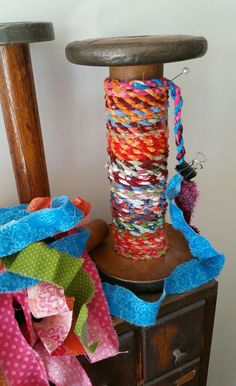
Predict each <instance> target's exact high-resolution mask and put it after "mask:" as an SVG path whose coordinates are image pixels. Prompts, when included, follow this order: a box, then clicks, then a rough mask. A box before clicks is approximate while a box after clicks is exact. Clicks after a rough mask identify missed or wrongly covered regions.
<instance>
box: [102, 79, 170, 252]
mask: <svg viewBox="0 0 236 386" xmlns="http://www.w3.org/2000/svg"><path fill="white" fill-rule="evenodd" d="M168 97H169V81H167V80H166V79H154V80H147V81H129V82H120V81H118V80H113V79H109V78H108V79H106V80H105V106H106V118H107V142H108V147H107V150H108V156H109V159H108V176H109V180H110V184H111V210H112V219H113V220H112V221H113V226H112V233H113V240H114V246H115V249H116V251H117V252H118V253H119V254H121V255H122V256H125V257H129V258H135V259H136V258H138V259H147V258H157V257H160V256H162V255H163V254H165V253H166V250H167V242H166V235H165V230H164V220H165V212H166V206H167V205H166V199H165V188H166V181H167V176H168V172H167V157H168V136H169V130H168V106H169V103H168Z"/></svg>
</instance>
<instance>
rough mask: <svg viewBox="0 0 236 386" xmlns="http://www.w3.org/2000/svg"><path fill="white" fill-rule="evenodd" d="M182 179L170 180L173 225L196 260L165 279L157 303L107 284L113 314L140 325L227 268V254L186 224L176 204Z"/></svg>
mask: <svg viewBox="0 0 236 386" xmlns="http://www.w3.org/2000/svg"><path fill="white" fill-rule="evenodd" d="M182 178H183V177H182V176H181V175H179V174H177V175H175V176H174V177H173V178H172V179H171V180H170V182H169V184H168V186H167V189H166V198H167V200H168V201H169V206H170V217H171V221H172V225H173V227H174V228H176V229H178V230H180V231H181V232H182V233H183V234H184V236H185V238H186V239H187V241H188V243H189V248H190V250H191V253H192V255H193V258H192V259H191V260H190V261H189V262H187V263H184V264H181V265H179V266H178V267H177V268H176V269H175V270H174V271H173V272H172V273H171V274H170V276H169V277H168V278H166V279H165V281H164V289H163V292H162V294H161V297H160V299H159V300H158V301H157V302H153V303H150V302H147V301H145V300H142V299H140V298H139V297H137V296H136V295H135V294H134V293H132V292H131V291H129V290H128V289H126V288H124V287H120V286H118V285H111V284H109V283H103V289H104V292H105V294H106V297H107V301H108V305H109V308H110V312H111V314H112V315H113V316H115V317H118V318H121V319H124V320H127V321H128V322H130V323H132V324H134V325H137V326H142V327H147V326H150V325H153V324H155V322H156V319H157V316H158V312H159V309H160V306H161V303H162V302H163V300H164V299H165V298H166V296H167V295H173V294H180V293H184V292H187V291H190V290H192V289H194V288H197V287H199V286H200V285H203V284H206V283H207V282H209V281H210V280H212V279H214V278H216V277H217V276H218V275H219V273H220V271H221V270H222V268H223V266H224V262H225V257H224V255H223V254H219V253H218V252H217V251H216V250H215V249H214V248H213V247H212V245H211V244H210V242H209V241H208V240H207V239H206V238H205V237H203V236H201V235H199V234H198V233H196V232H195V231H194V230H193V229H192V228H191V227H190V226H189V225H188V224H187V223H186V221H185V220H184V217H183V213H182V212H181V210H180V209H179V208H178V207H177V206H176V205H175V204H174V202H173V200H174V198H175V197H176V196H177V195H178V194H179V192H180V189H181V182H182Z"/></svg>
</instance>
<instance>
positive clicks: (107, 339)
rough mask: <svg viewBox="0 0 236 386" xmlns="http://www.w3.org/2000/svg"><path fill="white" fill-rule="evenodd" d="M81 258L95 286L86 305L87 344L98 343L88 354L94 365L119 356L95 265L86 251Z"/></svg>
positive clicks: (115, 337)
mask: <svg viewBox="0 0 236 386" xmlns="http://www.w3.org/2000/svg"><path fill="white" fill-rule="evenodd" d="M82 257H83V259H85V262H84V264H83V267H84V269H85V270H86V272H87V273H88V274H89V275H90V277H91V278H92V280H93V282H94V284H95V293H94V296H93V298H92V300H91V302H90V303H89V304H88V311H89V312H88V322H87V325H88V336H89V343H92V342H94V341H96V340H99V342H100V343H99V345H98V347H97V349H96V351H95V353H94V354H88V357H89V360H90V362H92V363H94V362H98V361H101V360H102V359H105V358H109V357H112V356H114V355H117V354H119V342H118V338H117V334H116V332H115V330H114V327H113V324H112V320H111V316H110V314H109V310H108V305H107V301H106V298H105V295H104V293H103V289H102V285H101V279H100V277H99V274H98V271H97V269H96V267H95V264H94V263H93V261H92V260H91V258H90V256H89V254H88V253H87V252H86V251H85V252H84V253H83V256H82Z"/></svg>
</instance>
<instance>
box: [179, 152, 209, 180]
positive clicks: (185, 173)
mask: <svg viewBox="0 0 236 386" xmlns="http://www.w3.org/2000/svg"><path fill="white" fill-rule="evenodd" d="M206 160H207V159H206V156H205V154H203V153H201V152H197V155H196V157H195V158H194V159H193V160H192V161H191V163H188V162H186V161H184V162H182V163H181V164H179V165H177V166H176V168H175V170H177V172H178V173H180V174H181V176H182V177H184V179H185V180H187V181H190V180H192V179H193V178H194V177H196V175H197V171H196V170H200V169H203V165H202V164H203V163H204V162H206Z"/></svg>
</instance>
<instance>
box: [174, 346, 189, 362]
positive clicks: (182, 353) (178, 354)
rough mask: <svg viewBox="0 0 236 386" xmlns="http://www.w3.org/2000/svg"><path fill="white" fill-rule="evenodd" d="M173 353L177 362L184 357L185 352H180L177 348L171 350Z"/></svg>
mask: <svg viewBox="0 0 236 386" xmlns="http://www.w3.org/2000/svg"><path fill="white" fill-rule="evenodd" d="M173 355H174V357H175V364H179V363H181V362H182V361H183V360H184V359H185V357H186V355H187V353H186V352H181V350H180V349H179V348H177V349H176V350H174V351H173Z"/></svg>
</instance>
